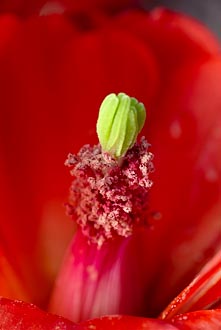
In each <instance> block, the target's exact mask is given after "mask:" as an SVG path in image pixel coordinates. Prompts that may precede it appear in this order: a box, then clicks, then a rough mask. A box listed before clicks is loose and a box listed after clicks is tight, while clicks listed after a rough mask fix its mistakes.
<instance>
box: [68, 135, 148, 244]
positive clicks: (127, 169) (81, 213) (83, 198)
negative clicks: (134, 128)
mask: <svg viewBox="0 0 221 330" xmlns="http://www.w3.org/2000/svg"><path fill="white" fill-rule="evenodd" d="M148 147H149V145H148V143H147V142H146V140H145V139H144V138H142V139H141V141H140V142H139V143H136V144H135V145H134V146H133V147H132V148H131V149H130V150H128V152H127V154H126V155H125V156H124V157H123V162H122V163H121V165H119V164H118V162H117V161H116V160H114V159H112V158H110V157H109V156H107V155H105V154H103V153H102V150H101V147H100V145H96V146H93V147H91V146H89V145H86V146H84V147H83V148H82V149H81V150H80V152H79V153H78V154H77V155H76V156H74V155H71V154H70V155H69V156H68V159H67V161H66V163H65V164H66V165H67V166H69V167H71V174H72V176H73V178H74V179H73V183H72V186H71V196H70V203H69V204H68V211H69V214H71V215H72V216H73V219H74V220H75V221H76V222H77V223H78V225H79V226H80V227H81V229H82V232H83V234H84V235H85V236H87V238H88V240H89V241H90V242H92V243H96V244H97V245H98V246H101V245H102V244H103V243H104V242H105V241H106V240H107V239H112V238H114V237H116V235H119V236H123V237H128V236H130V235H131V234H132V233H133V229H134V228H135V226H141V225H142V226H143V225H147V211H148V190H149V188H150V187H151V185H152V181H151V180H150V179H149V173H150V172H152V171H153V164H152V159H153V155H152V153H150V152H148Z"/></svg>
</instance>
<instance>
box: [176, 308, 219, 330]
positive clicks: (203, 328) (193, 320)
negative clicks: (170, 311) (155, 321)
mask: <svg viewBox="0 0 221 330" xmlns="http://www.w3.org/2000/svg"><path fill="white" fill-rule="evenodd" d="M171 323H172V324H174V325H175V326H176V327H177V328H178V329H180V330H219V329H220V323H221V310H211V311H198V312H192V313H188V314H183V315H182V314H180V315H177V316H175V317H174V318H173V319H172V320H171Z"/></svg>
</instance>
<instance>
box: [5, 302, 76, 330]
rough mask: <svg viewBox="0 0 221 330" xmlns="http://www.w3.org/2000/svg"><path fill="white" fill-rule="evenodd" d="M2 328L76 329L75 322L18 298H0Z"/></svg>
mask: <svg viewBox="0 0 221 330" xmlns="http://www.w3.org/2000/svg"><path fill="white" fill-rule="evenodd" d="M0 328H1V330H8V329H16V330H33V329H36V330H38V329H39V330H56V329H60V330H74V329H76V327H75V325H74V323H72V322H70V321H68V320H66V319H64V318H63V317H60V316H57V315H52V314H49V313H45V312H43V311H42V310H40V309H38V308H37V307H36V306H34V305H31V304H27V303H24V302H23V301H18V300H9V299H6V298H0Z"/></svg>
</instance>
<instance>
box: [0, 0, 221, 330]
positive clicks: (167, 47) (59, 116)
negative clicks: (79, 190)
mask: <svg viewBox="0 0 221 330" xmlns="http://www.w3.org/2000/svg"><path fill="white" fill-rule="evenodd" d="M36 3H37V2H36ZM39 3H40V2H39ZM3 4H4V3H3ZM63 4H64V2H63ZM2 8H3V9H5V8H4V7H3V5H2ZM16 8H18V7H16ZM20 8H21V7H20ZM36 8H37V7H36ZM41 8H42V7H41ZM66 8H67V7H66ZM85 8H86V7H85ZM9 9H10V8H9ZM36 10H37V9H36ZM64 10H65V9H64ZM84 10H85V9H84ZM28 12H29V10H27V13H28ZM35 13H37V12H36V11H35ZM82 13H83V14H82ZM22 16H27V14H25V15H22ZM83 18H84V19H83ZM220 80H221V58H220V53H219V46H218V45H217V42H216V40H214V38H213V37H212V36H211V35H210V33H209V32H208V31H207V30H206V29H205V28H204V27H203V26H201V25H200V24H198V23H197V22H195V21H193V20H192V19H189V18H188V17H184V16H182V15H179V14H174V13H172V12H169V11H167V10H164V9H156V10H154V11H153V12H151V13H149V14H147V13H145V12H142V11H134V10H133V11H127V12H125V13H120V14H118V15H117V14H116V15H111V16H110V15H109V14H107V13H106V14H102V11H99V13H98V11H97V9H96V10H94V11H93V12H92V11H83V12H82V10H81V11H79V9H76V8H74V11H73V8H72V9H70V7H69V12H68V14H65V13H64V14H63V15H52V16H42V17H39V16H31V17H28V18H27V19H25V20H21V19H19V18H18V17H16V16H11V15H2V16H1V17H0V84H1V89H0V108H1V112H0V116H1V118H0V125H1V130H0V137H1V139H0V146H1V156H2V157H1V158H0V176H1V177H0V180H1V186H0V208H1V219H0V235H1V241H0V249H1V254H0V275H1V276H0V294H2V295H4V296H6V297H9V298H13V299H14V298H15V299H23V300H25V301H30V302H33V303H36V304H38V305H40V306H41V307H44V306H45V304H47V302H48V295H49V292H50V289H51V285H52V282H53V279H54V277H55V275H56V273H57V271H58V267H59V265H60V261H61V258H62V255H63V252H64V249H65V247H66V245H67V242H68V241H69V239H70V237H71V235H72V229H70V228H72V225H71V224H70V223H69V222H68V220H67V219H65V216H64V215H63V214H64V210H63V207H62V203H63V202H64V201H66V199H67V196H66V195H67V187H68V186H69V177H68V174H67V173H66V171H65V169H64V168H63V161H64V159H65V157H66V154H67V153H68V152H69V151H70V150H71V151H74V152H77V151H78V149H79V148H80V147H81V146H82V145H83V144H85V143H88V142H90V143H96V137H95V122H96V116H97V109H98V107H99V104H100V102H101V100H102V98H103V97H104V96H105V95H106V94H108V93H110V92H118V91H125V92H126V93H128V94H129V95H134V96H136V97H137V98H138V99H139V100H142V101H143V102H144V103H145V105H146V106H147V108H149V113H148V117H147V124H146V128H145V132H144V133H145V135H146V136H147V138H148V141H149V142H150V143H151V144H152V150H151V151H153V153H154V155H155V168H156V171H155V173H154V176H153V181H154V187H153V188H152V191H151V192H150V202H149V204H150V212H151V214H152V220H151V221H152V230H151V231H148V234H147V236H148V237H147V238H146V237H145V245H146V247H145V254H142V253H141V259H142V258H143V257H145V258H144V260H145V261H146V264H145V265H144V268H143V270H144V274H138V276H141V277H142V276H143V275H145V277H144V278H143V280H142V281H141V284H142V285H143V283H145V294H146V297H144V299H143V304H144V305H143V310H142V313H144V314H145V315H146V316H156V315H157V314H158V313H160V312H162V310H163V309H164V308H165V307H166V305H167V304H169V301H170V300H172V299H173V298H174V297H175V296H176V295H177V294H178V293H179V292H180V291H182V290H183V289H184V288H185V286H187V285H188V284H189V282H190V281H191V280H192V279H193V278H194V276H195V275H196V274H197V273H198V272H199V271H200V270H201V269H202V267H203V266H204V265H205V264H206V262H207V261H209V260H210V259H211V258H212V257H213V256H214V255H215V253H216V251H218V249H219V248H220V245H221V231H220V212H221V206H220V205H221V203H220V181H221V176H220V173H221V169H220V157H219V153H220V149H221V135H220V127H219V126H220V116H221V113H220V107H221V95H220V91H219V88H220V87H219V86H220ZM70 231H71V232H70ZM129 257H130V255H129ZM134 258H135V256H134ZM216 258H217V259H215V261H214V263H215V265H216V266H214V265H210V268H209V270H208V271H207V272H206V274H208V275H205V276H204V277H203V279H204V280H205V282H203V283H205V286H204V284H203V286H201V284H200V283H201V282H200V281H201V277H200V279H199V282H197V284H196V286H195V287H194V290H195V291H194V293H195V292H196V291H197V290H198V288H199V287H200V288H202V287H205V288H208V286H209V290H208V291H207V294H205V292H204V291H203V292H202V291H200V290H199V291H197V292H198V293H197V294H198V296H197V297H198V298H199V299H197V303H196V302H195V301H194V303H193V302H192V303H191V308H189V307H188V303H189V302H188V301H189V300H188V299H185V304H186V305H185V304H184V307H182V308H183V309H182V308H181V309H179V310H178V311H177V312H180V311H181V312H187V311H190V310H191V311H192V310H198V309H203V308H205V307H206V306H212V304H214V302H215V300H217V299H218V298H219V297H220V275H219V274H220V268H219V262H220V255H219V254H217V257H216ZM134 260H135V259H134ZM212 260H213V259H212ZM211 262H213V261H211ZM208 267H209V266H208ZM210 269H212V270H211V272H212V274H210ZM202 272H203V271H202ZM213 274H215V275H214V277H213ZM210 275H211V276H210ZM199 276H201V275H199ZM202 276H203V275H202ZM208 278H209V279H210V280H209V279H208ZM202 281H203V280H202ZM194 283H195V282H194ZM198 284H199V285H198ZM142 290H143V287H141V292H142ZM143 292H144V291H143ZM199 292H200V293H199ZM188 297H189V299H192V298H191V297H190V296H188V295H187V298H188ZM193 297H194V295H193ZM204 298H205V299H204ZM200 299H202V300H201V303H200ZM203 299H204V300H203ZM193 300H194V299H193ZM181 301H182V299H181ZM146 302H148V310H146V305H145V303H146ZM150 302H151V303H150ZM182 304H183V302H182ZM219 304H220V303H218V304H217V305H213V307H214V306H215V307H216V306H219ZM4 306H5V307H4ZM9 306H12V307H10V308H11V309H10V308H9ZM182 306H183V305H182ZM185 306H186V307H185ZM20 308H21V309H20ZM23 308H24V309H23ZM30 308H31V307H29V306H28V305H19V304H18V305H15V304H14V303H11V302H9V301H7V300H2V301H1V311H2V312H1V313H4V314H2V315H4V317H5V319H3V318H2V319H3V320H6V321H2V324H3V325H4V326H5V328H7V326H8V327H9V325H10V323H7V322H17V321H16V319H14V321H10V320H13V317H12V315H13V314H14V315H17V317H18V318H19V317H20V316H18V315H21V317H20V319H21V320H25V318H26V317H25V316H24V317H23V316H22V315H24V313H26V312H23V311H24V310H27V314H28V315H31V314H29V311H30ZM171 308H172V307H171V306H170V307H169V309H167V311H170V310H171ZM19 310H20V311H19ZM175 312H176V311H175ZM19 313H22V314H19ZM36 313H37V314H36V316H33V318H31V319H30V322H34V321H33V319H34V318H36V319H37V318H38V316H37V315H38V311H36ZM39 313H40V314H41V313H42V312H40V311H39ZM134 313H135V314H136V312H134ZM0 315H1V314H0ZM41 315H43V314H41ZM168 315H169V314H168ZM48 317H49V318H50V316H48ZM171 317H172V319H171V320H169V321H168V322H169V323H170V322H172V323H173V325H174V326H175V329H176V327H177V328H178V329H191V327H192V328H193V326H194V327H195V329H196V325H197V324H199V328H200V326H201V325H200V322H202V319H203V318H205V319H208V318H209V317H210V318H211V320H210V323H209V325H208V326H210V327H211V329H216V328H215V324H216V322H218V320H219V318H220V311H218V310H217V311H214V312H212V311H204V312H200V311H199V312H193V313H192V314H190V316H188V318H187V320H185V317H182V320H181V319H179V317H178V316H174V315H172V316H171ZM42 318H43V319H44V318H45V319H44V320H43V321H42V324H43V322H46V324H49V323H47V316H42ZM127 320H128V319H127V318H123V319H122V320H121V321H119V320H117V319H114V324H115V328H116V329H117V326H118V325H116V322H120V323H119V326H122V327H123V324H122V325H121V322H123V323H124V322H127ZM131 320H132V319H129V321H130V322H133V321H131ZM192 320H194V325H190V322H192ZM216 320H217V321H216ZM21 322H22V321H21ZM24 322H25V321H24ZM27 322H29V321H27ZM39 322H41V320H40V318H39ZM48 322H49V321H48ZM50 322H51V321H50ZM95 322H97V326H98V323H99V322H106V321H105V319H104V320H103V321H99V320H98V321H95ZM107 322H113V321H112V320H109V321H108V320H107ZM134 322H138V324H139V322H143V320H140V319H135V321H134ZM145 322H147V323H148V322H152V325H151V326H152V329H153V326H154V325H153V324H154V323H155V324H156V327H157V326H158V328H159V327H160V325H159V324H162V322H163V321H160V320H155V321H153V320H149V321H148V320H146V321H145ZM180 322H181V323H182V324H183V325H180V324H181V323H180ZM188 322H189V323H188ZM12 324H13V323H12ZM24 324H25V323H24ZM39 324H40V323H39ZM101 324H103V323H101ZM126 324H127V323H126ZM217 324H218V323H217ZM10 326H11V327H12V325H10ZM28 326H29V327H31V325H29V324H28V323H27V324H26V325H23V327H26V329H28ZM71 326H72V325H71ZM101 326H103V325H101ZM127 326H128V325H127ZM185 326H186V328H184V327H185ZM85 327H86V328H87V325H85ZM125 327H126V325H125ZM165 327H166V326H165ZM167 327H168V329H169V328H171V329H173V328H172V326H171V325H168V326H167ZM188 327H189V328H188ZM48 328H49V329H50V327H49V325H48ZM51 328H52V326H51ZM207 328H208V327H207ZM3 329H4V328H3ZM21 329H22V327H21ZM127 329H129V328H128V327H127ZM208 329H209V328H208ZM217 329H218V328H217Z"/></svg>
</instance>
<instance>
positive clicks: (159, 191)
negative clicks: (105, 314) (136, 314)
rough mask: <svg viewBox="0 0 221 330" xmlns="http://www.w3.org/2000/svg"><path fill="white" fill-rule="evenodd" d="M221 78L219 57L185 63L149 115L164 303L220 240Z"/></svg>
mask: <svg viewBox="0 0 221 330" xmlns="http://www.w3.org/2000/svg"><path fill="white" fill-rule="evenodd" d="M220 85H221V59H220V58H214V59H211V60H210V61H206V62H203V63H202V64H200V63H198V64H196V65H194V66H189V65H187V66H186V67H184V68H183V69H182V70H179V71H177V73H176V74H175V75H174V76H172V77H171V82H170V84H168V85H167V86H165V90H164V93H163V94H162V98H161V100H162V103H161V104H160V105H159V107H158V108H157V109H156V110H155V113H154V114H153V117H154V118H152V126H151V132H150V141H151V143H152V144H153V152H154V154H155V166H156V172H155V175H154V183H155V185H154V187H153V189H152V190H151V192H150V198H151V200H150V205H151V208H152V209H153V211H154V210H155V211H158V212H159V213H160V214H161V220H160V221H158V224H157V223H156V224H155V225H156V227H155V228H156V230H155V232H156V240H155V244H156V245H155V247H153V251H154V253H156V254H155V258H156V259H158V262H159V267H158V269H156V270H155V272H156V273H158V274H159V277H158V279H157V282H158V283H157V285H156V288H157V290H156V291H155V292H153V296H154V298H155V299H156V300H157V301H156V306H160V305H161V302H162V301H163V300H164V298H163V296H164V295H165V296H166V295H168V296H167V297H168V298H167V299H168V300H167V302H168V303H169V300H170V299H172V297H173V295H176V294H178V293H179V291H180V289H182V288H184V287H185V286H186V285H187V284H188V282H189V281H191V279H192V278H193V276H194V275H196V273H197V272H198V271H199V269H200V268H201V267H202V266H203V265H204V264H205V262H206V261H207V260H208V258H209V257H211V256H212V255H213V254H214V252H215V250H216V249H217V246H218V245H219V244H220V241H221V231H220V229H219V228H220V213H221V203H220V199H221V196H220V185H221V175H220V173H221V161H220V157H219V153H220V150H221V136H220V128H219V125H220V124H219V123H220V121H221V112H220V108H221V94H220V91H219V86H220ZM157 114H158V116H157ZM159 118H161V120H159ZM176 126H178V127H176ZM160 231H161V233H162V236H161V234H160ZM158 235H159V236H158ZM162 245H163V246H164V247H163V249H162ZM157 251H158V254H157ZM169 296H170V297H169ZM153 305H154V303H153Z"/></svg>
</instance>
